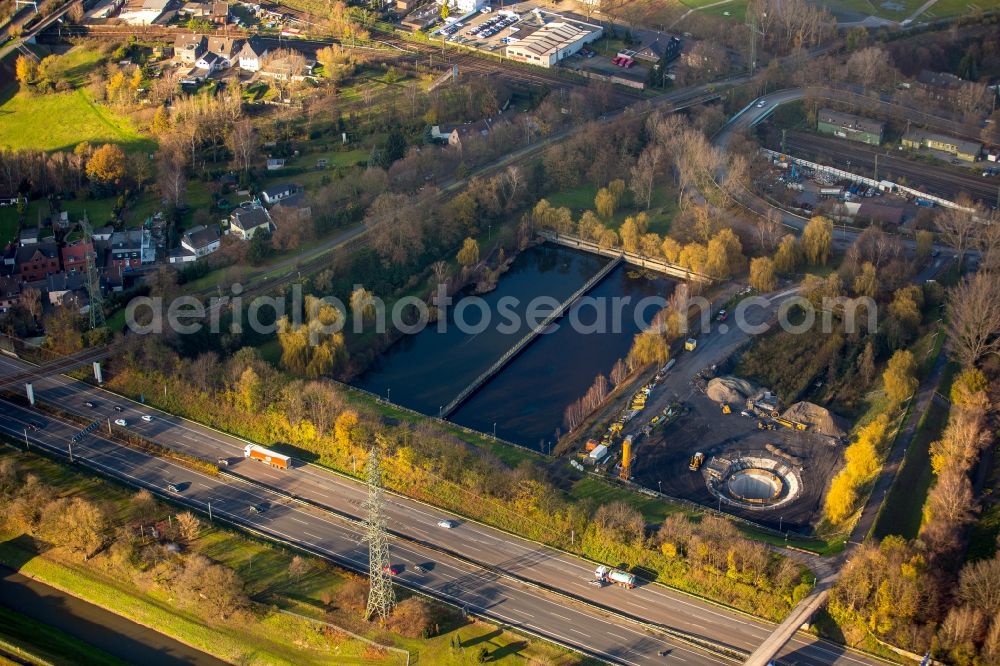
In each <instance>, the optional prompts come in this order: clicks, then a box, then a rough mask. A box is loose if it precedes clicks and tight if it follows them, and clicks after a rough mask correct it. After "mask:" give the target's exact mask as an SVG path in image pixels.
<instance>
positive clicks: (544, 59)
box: [507, 21, 604, 67]
mask: <svg viewBox="0 0 1000 666" xmlns="http://www.w3.org/2000/svg"><path fill="white" fill-rule="evenodd" d="M603 33H604V31H603V29H602V28H601V27H600V26H597V25H591V24H589V23H580V22H578V21H554V22H552V23H548V24H546V25H544V26H542V27H541V28H539V29H538V30H536V31H535V32H533V33H531V34H530V35H528V36H527V37H525V38H523V39H520V40H518V41H517V42H514V43H511V44H509V45H508V46H507V57H508V58H510V59H511V60H517V61H518V62H526V63H529V64H532V65H538V66H539V67H552V66H553V65H555V64H557V63H558V62H559V61H560V60H562V59H563V58H566V57H569V56H571V55H573V54H574V53H576V52H577V51H579V50H580V49H581V48H583V46H584V45H585V44H589V43H590V42H593V41H595V40H598V39H600V38H601V35H602V34H603ZM512 41H513V40H512Z"/></svg>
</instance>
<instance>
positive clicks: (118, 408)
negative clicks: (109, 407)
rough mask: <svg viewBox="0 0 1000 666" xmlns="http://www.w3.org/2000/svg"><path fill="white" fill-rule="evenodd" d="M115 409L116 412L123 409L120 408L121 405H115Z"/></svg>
mask: <svg viewBox="0 0 1000 666" xmlns="http://www.w3.org/2000/svg"><path fill="white" fill-rule="evenodd" d="M115 411H116V412H121V411H123V408H122V406H121V405H115Z"/></svg>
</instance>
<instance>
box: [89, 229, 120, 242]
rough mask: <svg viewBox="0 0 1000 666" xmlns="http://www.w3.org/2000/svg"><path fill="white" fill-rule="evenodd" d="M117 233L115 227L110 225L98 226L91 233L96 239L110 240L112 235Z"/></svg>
mask: <svg viewBox="0 0 1000 666" xmlns="http://www.w3.org/2000/svg"><path fill="white" fill-rule="evenodd" d="M113 233H115V228H114V227H112V226H110V225H108V226H106V227H98V228H97V229H94V232H93V233H92V234H91V235H90V237H91V238H93V239H94V240H95V241H109V240H111V235H112V234H113Z"/></svg>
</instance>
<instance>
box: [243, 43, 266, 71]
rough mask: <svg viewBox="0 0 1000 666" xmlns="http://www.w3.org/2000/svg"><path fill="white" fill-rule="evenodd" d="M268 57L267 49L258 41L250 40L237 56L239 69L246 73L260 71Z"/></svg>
mask: <svg viewBox="0 0 1000 666" xmlns="http://www.w3.org/2000/svg"><path fill="white" fill-rule="evenodd" d="M266 55H267V47H266V46H264V45H263V44H261V43H260V42H259V41H257V40H256V39H249V40H247V41H246V42H245V43H244V44H243V48H241V49H240V50H239V53H237V54H236V58H237V61H238V62H239V67H240V69H242V70H243V71H244V72H258V71H260V65H261V61H262V60H263V59H264V57H265V56H266Z"/></svg>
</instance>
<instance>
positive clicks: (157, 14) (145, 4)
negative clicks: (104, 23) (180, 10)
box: [118, 0, 177, 25]
mask: <svg viewBox="0 0 1000 666" xmlns="http://www.w3.org/2000/svg"><path fill="white" fill-rule="evenodd" d="M173 4H174V3H173V0H127V2H126V3H125V7H124V9H122V11H121V13H120V14H119V15H118V20H120V21H122V22H123V23H127V24H129V25H152V24H154V23H156V24H161V25H162V24H165V23H167V22H169V21H170V19H172V18H173V17H174V16H176V15H177V10H176V9H173V8H172V5H173Z"/></svg>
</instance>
